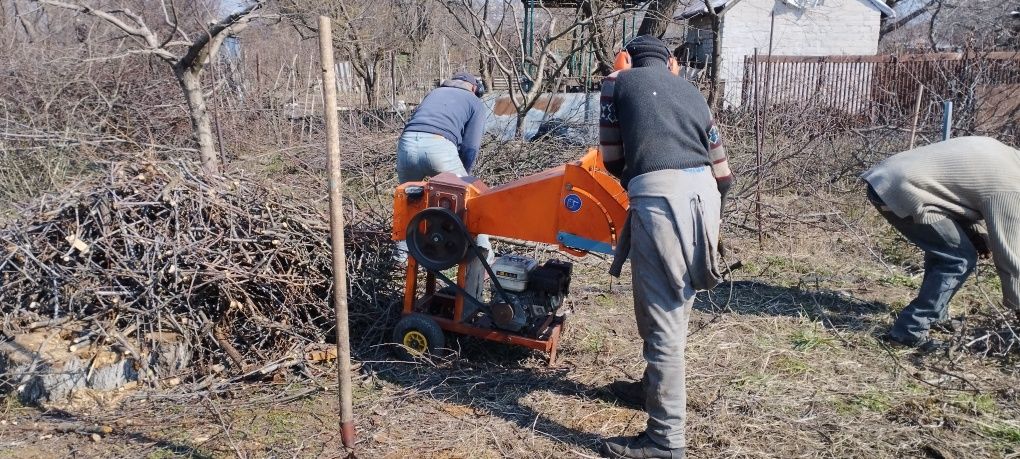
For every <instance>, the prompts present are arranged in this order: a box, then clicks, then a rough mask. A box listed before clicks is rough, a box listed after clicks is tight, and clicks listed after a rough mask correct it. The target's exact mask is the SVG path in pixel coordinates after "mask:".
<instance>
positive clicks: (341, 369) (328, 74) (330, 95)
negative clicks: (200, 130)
mask: <svg viewBox="0 0 1020 459" xmlns="http://www.w3.org/2000/svg"><path fill="white" fill-rule="evenodd" d="M319 63H320V64H321V65H322V99H323V102H324V103H323V104H322V105H323V108H324V110H325V118H326V151H327V152H328V153H329V232H330V235H331V237H332V244H333V307H334V308H335V309H336V351H337V352H336V360H337V366H336V368H337V375H336V377H337V379H338V380H339V381H340V440H341V441H342V442H343V444H344V446H346V447H348V448H353V447H354V408H353V404H352V400H351V339H350V338H351V333H350V330H349V329H348V328H347V322H348V321H347V256H346V254H345V253H344V212H343V181H342V179H341V176H340V120H339V119H338V118H337V109H336V74H335V71H336V66H335V65H334V64H333V24H332V21H330V19H329V18H328V17H326V16H319Z"/></svg>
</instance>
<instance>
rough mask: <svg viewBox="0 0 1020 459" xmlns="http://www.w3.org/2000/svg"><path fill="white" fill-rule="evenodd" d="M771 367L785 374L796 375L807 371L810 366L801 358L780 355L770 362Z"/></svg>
mask: <svg viewBox="0 0 1020 459" xmlns="http://www.w3.org/2000/svg"><path fill="white" fill-rule="evenodd" d="M772 367H773V368H775V369H776V370H778V371H780V372H781V373H783V374H785V375H790V376H797V375H803V374H805V373H808V372H809V371H811V370H812V368H811V366H810V365H808V364H807V363H806V362H804V361H803V360H800V359H798V358H796V357H791V356H788V355H781V356H779V357H777V358H776V359H775V360H774V361H773V362H772Z"/></svg>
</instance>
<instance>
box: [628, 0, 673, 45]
mask: <svg viewBox="0 0 1020 459" xmlns="http://www.w3.org/2000/svg"><path fill="white" fill-rule="evenodd" d="M679 4H680V0H652V2H651V4H649V5H648V9H647V10H645V17H644V19H642V20H641V26H640V27H638V35H652V36H655V37H658V38H662V36H663V35H664V34H665V33H666V28H668V27H669V24H670V23H672V22H673V12H674V11H676V7H677V5H679Z"/></svg>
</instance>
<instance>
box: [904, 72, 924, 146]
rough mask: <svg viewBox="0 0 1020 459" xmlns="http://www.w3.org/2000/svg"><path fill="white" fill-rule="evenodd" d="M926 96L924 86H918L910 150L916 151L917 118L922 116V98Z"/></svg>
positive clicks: (911, 126)
mask: <svg viewBox="0 0 1020 459" xmlns="http://www.w3.org/2000/svg"><path fill="white" fill-rule="evenodd" d="M923 96H924V85H923V84H919V85H917V102H915V103H914V123H913V124H911V125H910V148H907V149H908V150H913V149H914V140H915V139H917V117H918V116H919V115H920V114H921V98H922V97H923Z"/></svg>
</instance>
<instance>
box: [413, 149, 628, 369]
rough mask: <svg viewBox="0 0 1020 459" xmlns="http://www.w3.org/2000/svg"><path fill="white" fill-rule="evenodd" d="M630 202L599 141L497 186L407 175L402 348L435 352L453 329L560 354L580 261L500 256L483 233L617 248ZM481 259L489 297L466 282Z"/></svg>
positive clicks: (564, 246) (574, 247) (573, 248)
mask: <svg viewBox="0 0 1020 459" xmlns="http://www.w3.org/2000/svg"><path fill="white" fill-rule="evenodd" d="M627 206H628V200H627V194H626V192H625V191H624V190H623V188H622V187H621V186H620V184H619V182H617V180H616V179H615V178H613V177H612V176H610V175H609V174H608V173H607V172H606V171H605V168H604V165H603V164H602V158H601V155H600V154H599V152H598V151H597V150H596V149H589V150H588V152H587V153H586V154H585V155H584V157H583V158H582V159H581V160H580V161H576V162H573V163H569V164H564V165H561V166H558V167H555V168H552V169H548V170H546V171H543V172H540V173H538V174H535V175H531V176H528V177H524V178H522V179H520V180H516V181H513V182H510V183H507V184H504V185H500V186H497V187H492V188H489V187H488V186H486V185H485V184H484V183H482V182H481V181H479V180H477V179H475V178H473V177H464V178H460V177H457V176H455V175H454V174H449V173H444V174H439V175H437V176H435V177H433V178H431V179H430V180H428V181H425V182H408V183H404V184H401V185H400V186H399V187H397V190H396V193H395V196H394V202H393V239H394V240H402V239H403V240H406V242H407V250H408V254H409V257H408V259H407V278H406V281H405V286H404V303H403V311H402V313H403V317H402V318H401V320H400V321H399V322H398V323H397V326H396V328H395V330H394V333H393V337H394V341H395V342H396V343H397V344H400V345H401V346H398V347H399V352H400V353H402V354H403V355H404V356H405V357H413V356H420V355H422V354H426V353H435V352H436V351H438V350H439V349H441V348H442V347H443V346H444V344H445V337H444V334H443V332H444V331H446V332H453V333H458V334H461V335H468V336H473V337H477V338H482V339H487V340H491V341H499V342H503V343H509V344H514V345H519V346H525V347H528V348H531V349H537V350H541V351H545V352H547V353H549V360H550V362H553V361H554V360H555V358H556V347H557V344H558V341H559V335H560V331H561V330H562V327H563V321H564V316H563V315H562V314H561V313H559V312H560V311H559V308H560V306H561V305H562V304H563V301H564V299H565V297H566V295H567V294H568V291H569V287H570V276H571V271H572V265H571V263H569V262H565V261H560V260H555V259H553V260H548V261H546V262H545V263H543V264H541V265H539V264H538V263H537V261H536V260H532V259H529V258H527V257H522V256H517V255H504V256H500V257H499V258H497V259H496V260H495V262H494V263H492V264H490V263H489V262H488V261H487V260H486V258H487V257H486V256H485V253H484V252H485V250H482V249H479V247H478V245H477V244H476V239H475V238H476V236H477V235H479V234H485V235H490V236H495V237H501V238H508V239H514V240H522V241H532V242H538V243H545V244H554V245H558V246H559V248H560V250H562V251H564V252H567V253H570V254H573V255H577V256H583V255H585V254H587V253H588V252H600V253H607V254H608V253H612V252H613V250H614V249H615V246H616V243H617V240H618V238H619V232H620V230H621V229H622V228H623V224H624V220H625V219H626V218H627ZM472 262H474V263H475V266H479V265H481V267H483V268H484V269H485V272H486V273H487V274H488V281H487V282H488V284H489V289H488V291H489V295H488V297H489V298H488V299H485V298H481V297H476V296H475V295H473V294H472V293H469V292H468V290H467V289H466V286H467V285H466V284H467V274H468V273H467V272H468V271H469V269H468V266H469V264H471V263H472ZM453 268H456V272H455V274H454V273H453ZM474 269H477V268H474ZM448 274H450V275H448ZM451 275H452V278H451ZM422 278H423V279H424V282H423V283H419V280H421V279H422ZM438 281H441V282H442V283H443V284H444V285H441V286H440V285H438ZM482 296H485V295H482Z"/></svg>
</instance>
